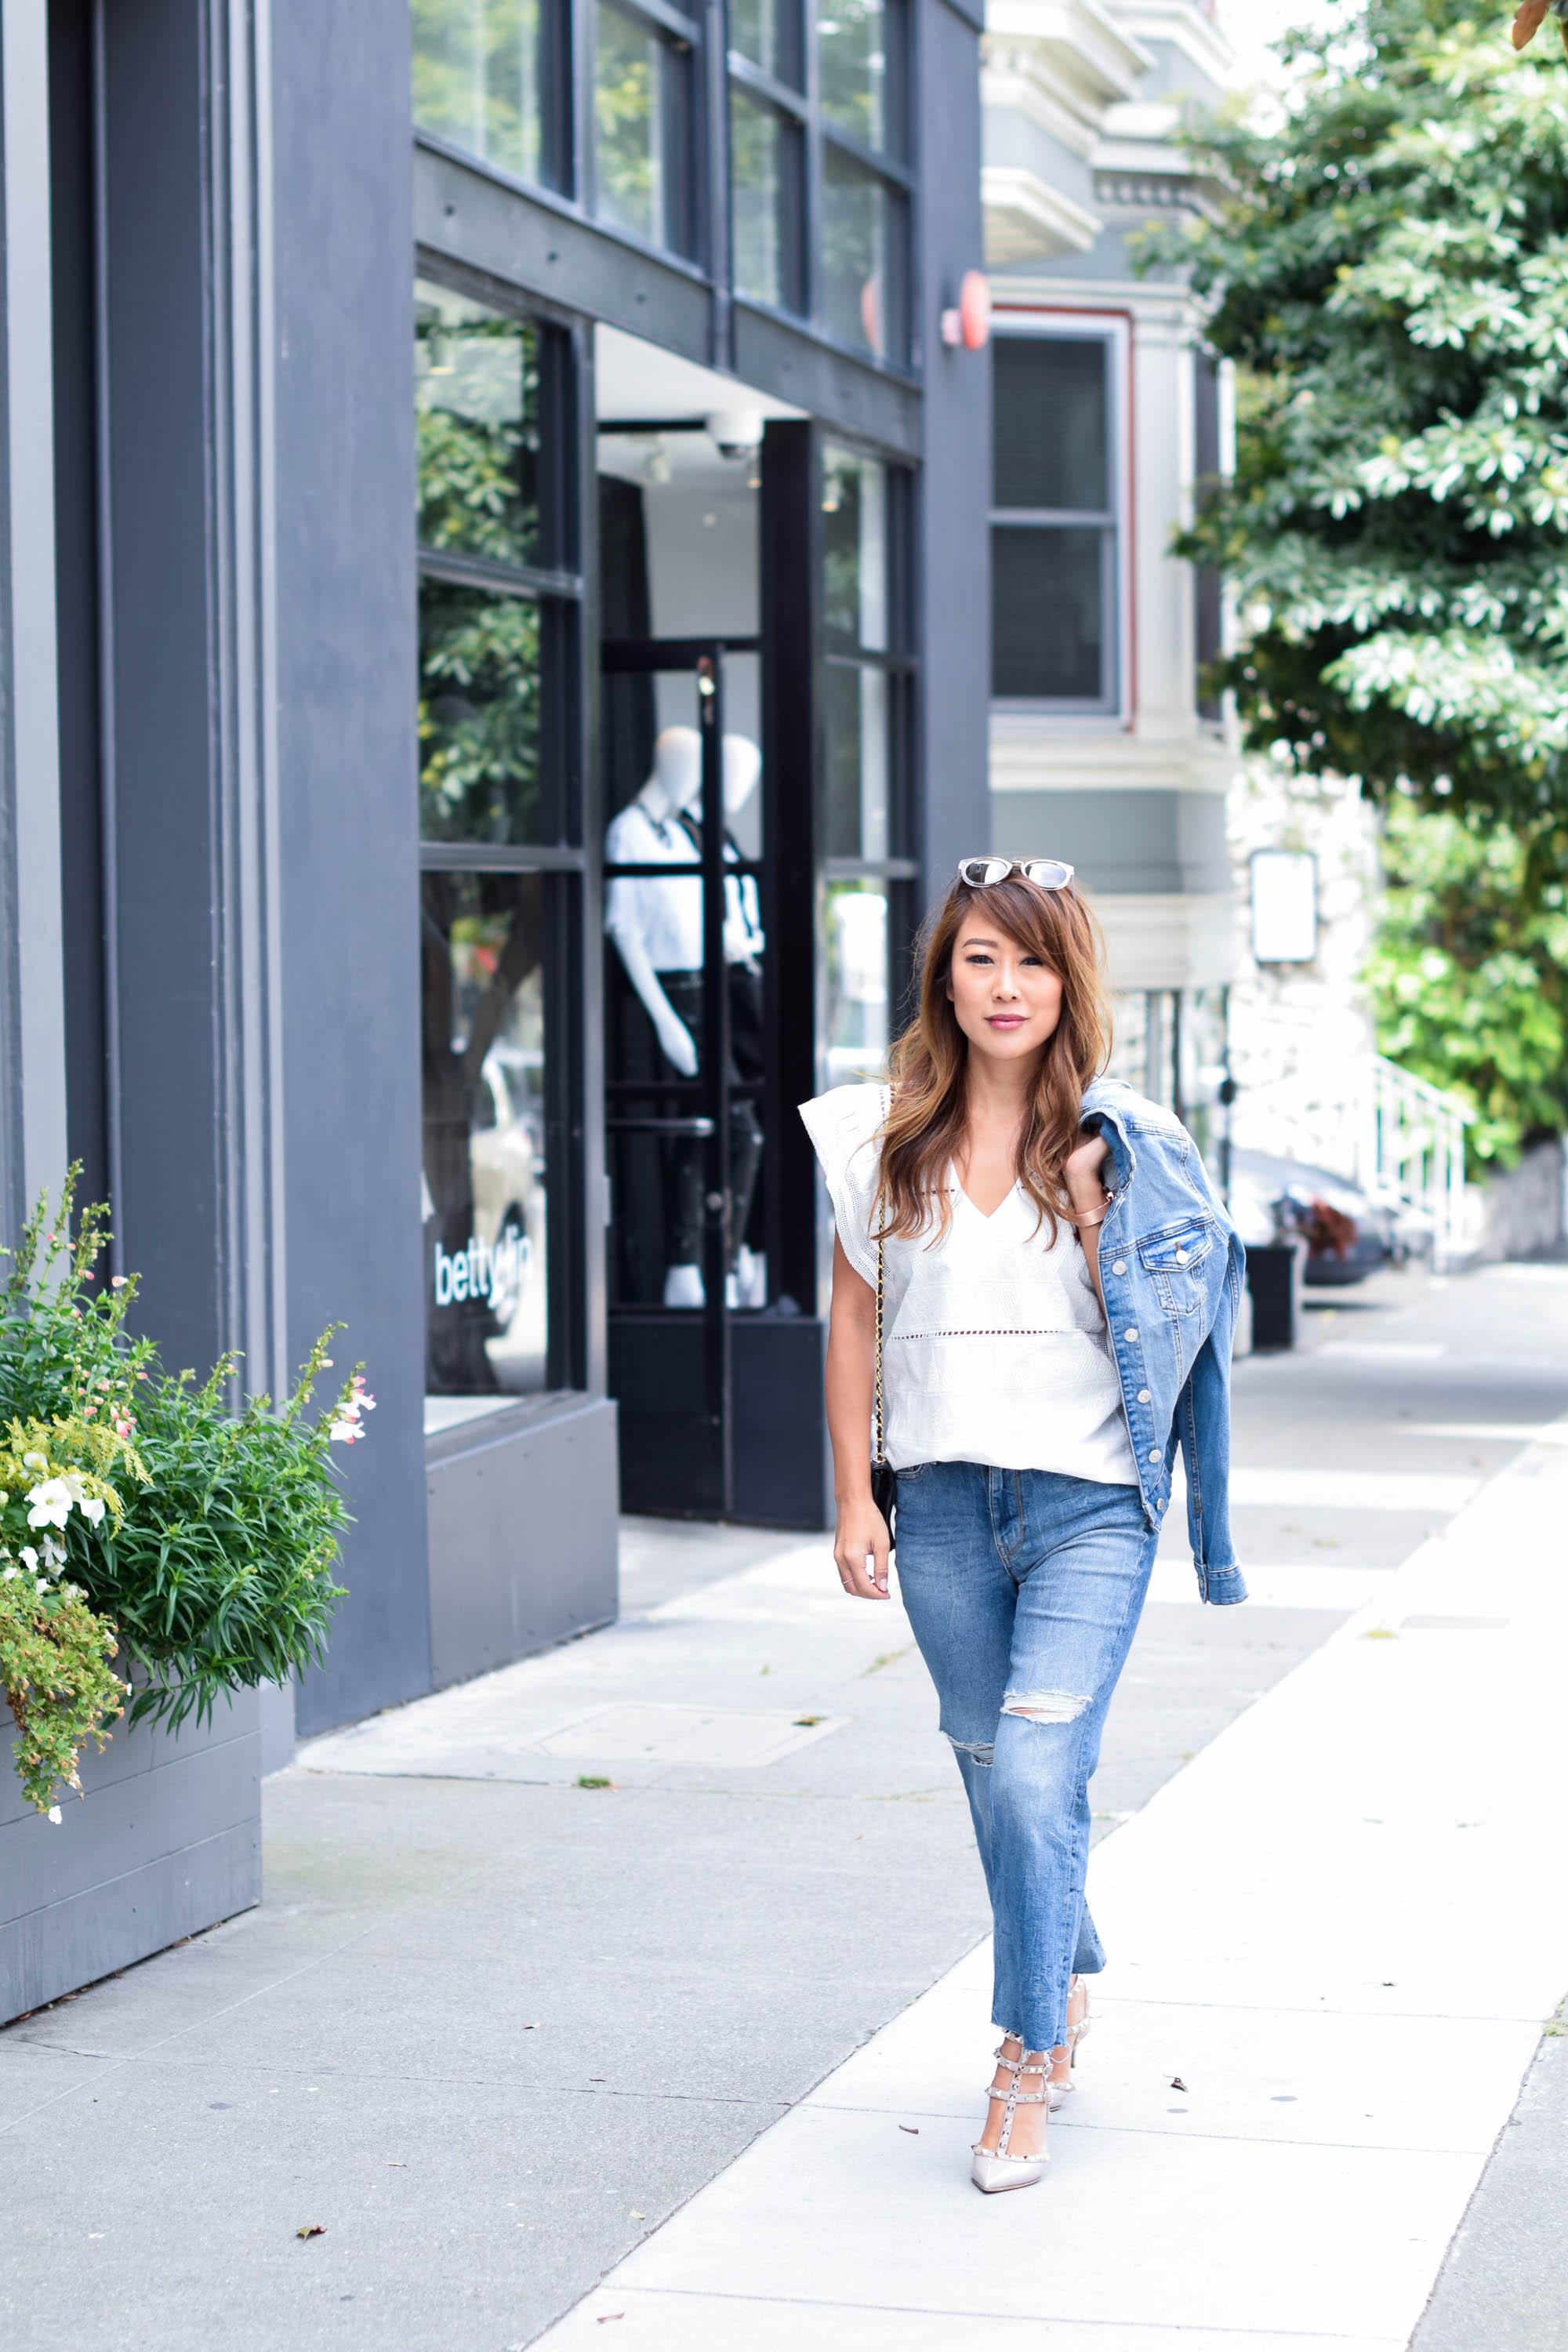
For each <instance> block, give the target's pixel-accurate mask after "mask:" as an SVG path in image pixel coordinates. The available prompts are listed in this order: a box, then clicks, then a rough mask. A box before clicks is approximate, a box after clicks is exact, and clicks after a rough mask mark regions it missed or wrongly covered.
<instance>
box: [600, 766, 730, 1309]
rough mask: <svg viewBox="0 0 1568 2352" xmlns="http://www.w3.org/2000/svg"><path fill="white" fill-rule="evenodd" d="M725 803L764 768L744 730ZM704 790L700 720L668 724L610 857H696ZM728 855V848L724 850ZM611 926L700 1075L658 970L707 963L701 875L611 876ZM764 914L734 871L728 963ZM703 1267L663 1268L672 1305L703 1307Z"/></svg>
mask: <svg viewBox="0 0 1568 2352" xmlns="http://www.w3.org/2000/svg"><path fill="white" fill-rule="evenodd" d="M723 757H724V782H723V789H724V810H725V814H726V815H727V816H732V815H735V814H738V813H739V812H740V810H742V808H744V806H745V804H746V803H747V802H748V801H749V800H750V798H751V796H752V793H753V792H754V791H755V790H756V788H757V782H758V779H759V777H760V776H761V774H762V767H763V761H762V754H761V752H760V751H758V750H757V747H756V745H755V744H754V743H753V742H752V741H751V740H750V739H749V738H748V737H747V736H744V735H726V737H725V738H724V746H723ZM701 797H702V742H701V738H700V735H699V734H698V732H697V730H696V729H695V728H694V727H666V728H665V729H663V730H661V732H660V733H659V735H658V738H657V740H656V741H655V743H654V747H653V772H652V774H651V775H650V776H649V777H648V779H647V782H646V783H645V784H644V785H643V787H642V789H641V791H640V792H639V793H637V798H636V799H635V800H634V801H632V802H631V803H629V805H628V806H627V807H626V808H624V809H622V811H621V812H620V814H619V815H618V816H616V817H613V818H612V819H611V821H610V824H609V825H608V826H607V828H606V830H605V862H606V864H608V865H613V866H651V865H666V864H668V865H670V866H689V865H691V864H692V863H693V862H694V861H695V858H696V855H697V853H696V851H695V849H694V848H693V845H692V842H691V837H690V835H689V834H688V832H687V831H686V829H685V827H684V826H683V825H681V824H679V823H678V822H677V820H678V819H679V817H680V816H681V815H682V814H688V813H694V812H695V811H696V810H697V808H698V806H699V803H700V800H701ZM728 854H730V855H731V856H732V855H733V853H732V852H730V853H728ZM605 930H606V931H607V932H608V933H609V935H610V937H611V938H612V939H613V940H614V941H615V943H616V952H617V954H618V955H619V957H620V959H621V962H622V964H623V966H624V967H625V970H626V977H627V979H628V980H629V981H630V982H631V983H632V986H633V987H634V988H635V989H636V991H637V995H638V996H639V998H640V999H641V1000H642V1003H643V1005H644V1007H645V1009H646V1011H647V1016H648V1019H649V1020H650V1021H651V1022H652V1024H653V1027H654V1034H655V1035H656V1036H657V1037H658V1042H659V1046H660V1049H661V1051H662V1052H663V1054H664V1056H665V1058H666V1060H667V1061H668V1062H669V1063H670V1065H671V1066H672V1067H673V1068H674V1069H675V1070H677V1071H678V1072H679V1075H680V1076H681V1077H683V1078H690V1077H695V1076H696V1075H697V1068H698V1052H697V1043H696V1040H695V1039H694V1038H693V1036H692V1034H691V1032H690V1030H689V1028H688V1027H687V1025H686V1024H685V1022H684V1021H682V1019H681V1018H680V1015H679V1013H677V1012H676V1010H675V1007H674V1006H673V1005H672V1004H671V1003H670V1001H669V998H668V995H667V994H666V993H665V991H664V988H663V986H662V984H661V983H660V981H659V977H658V975H659V973H660V972H661V971H682V972H687V971H700V969H701V966H702V884H701V881H700V878H699V877H697V876H696V875H690V874H685V875H674V874H672V875H671V876H670V877H669V878H668V881H666V880H664V879H663V878H661V877H659V876H658V875H651V874H649V875H626V876H623V877H617V878H616V879H615V880H612V882H611V883H610V885H609V887H608V888H607V890H606V891H605ZM762 951H763V932H762V929H761V925H760V923H759V920H758V909H757V887H756V882H755V879H754V878H753V877H751V876H749V875H748V876H745V877H739V876H737V877H735V878H734V879H733V880H731V881H729V882H727V883H726V885H725V889H724V958H725V961H726V962H727V963H752V965H753V966H754V964H755V961H756V960H757V958H758V957H759V956H760V955H761V954H762ZM742 1255H743V1257H744V1260H745V1264H744V1266H743V1267H742V1269H741V1271H742V1273H743V1274H744V1276H745V1281H746V1286H747V1296H748V1299H749V1297H750V1291H751V1288H752V1286H754V1280H755V1276H754V1271H753V1266H752V1257H751V1253H750V1251H744V1252H743V1253H742ZM729 1288H730V1292H731V1301H730V1303H731V1306H736V1305H739V1304H740V1303H741V1298H740V1292H739V1289H738V1286H737V1281H736V1276H734V1275H731V1276H730V1278H729ZM704 1295H705V1294H704V1290H703V1284H702V1270H701V1268H700V1266H697V1265H671V1266H669V1267H668V1268H667V1269H666V1273H665V1283H664V1303H665V1305H666V1306H667V1307H700V1306H701V1304H702V1301H703V1297H704Z"/></svg>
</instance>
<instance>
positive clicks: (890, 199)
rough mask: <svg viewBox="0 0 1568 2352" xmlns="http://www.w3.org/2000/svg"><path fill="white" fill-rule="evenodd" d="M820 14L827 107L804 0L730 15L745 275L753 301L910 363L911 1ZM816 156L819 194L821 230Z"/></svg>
mask: <svg viewBox="0 0 1568 2352" xmlns="http://www.w3.org/2000/svg"><path fill="white" fill-rule="evenodd" d="M812 21H813V34H812V37H813V40H814V42H815V47H816V75H815V81H816V103H815V104H814V103H813V102H812V98H811V95H810V93H809V91H808V89H807V81H808V77H807V75H806V73H805V58H806V54H807V45H806V37H805V26H806V19H805V13H804V10H803V7H802V5H801V0H737V4H736V5H733V6H732V7H731V17H730V41H731V47H730V56H729V74H730V176H731V221H732V226H731V278H732V282H733V285H734V289H735V291H736V293H737V294H739V295H741V296H742V297H744V298H745V299H749V300H751V301H754V302H765V303H766V304H768V306H769V307H770V308H771V309H773V310H785V311H790V312H793V313H795V315H797V316H803V317H805V318H808V319H811V320H814V321H815V323H816V325H817V326H818V327H819V328H821V330H822V331H824V332H825V333H826V334H828V335H830V336H831V337H832V338H833V340H834V341H836V342H839V343H843V344H845V345H846V346H847V348H848V349H849V350H851V351H854V352H859V353H861V354H862V355H863V356H865V357H867V358H868V359H874V360H884V361H887V362H889V363H890V364H891V365H893V366H895V367H902V366H905V365H906V364H907V363H908V360H909V341H910V334H909V299H908V285H909V237H910V211H909V196H910V187H911V184H912V182H911V176H910V172H909V170H908V169H907V167H906V163H905V162H904V157H905V154H906V151H907V146H908V141H907V137H906V132H905V121H906V114H907V107H906V100H905V83H906V72H905V58H904V37H903V36H904V0H842V5H837V0H836V5H832V6H829V5H826V0H822V5H820V6H819V7H818V8H817V9H816V12H815V16H814V18H813V20H812ZM808 150H809V152H810V154H811V156H812V157H813V158H815V184H816V189H817V191H818V195H817V199H816V206H817V208H816V217H815V220H814V221H813V222H812V223H811V226H810V227H809V228H808V205H809V204H810V201H811V199H810V195H809V188H810V184H812V181H813V177H814V174H813V172H812V171H809V170H808V169H807V156H808Z"/></svg>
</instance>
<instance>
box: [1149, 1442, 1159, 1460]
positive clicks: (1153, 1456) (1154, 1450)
mask: <svg viewBox="0 0 1568 2352" xmlns="http://www.w3.org/2000/svg"><path fill="white" fill-rule="evenodd" d="M1149 1459H1150V1461H1151V1462H1158V1460H1159V1459H1160V1449H1159V1447H1158V1446H1157V1445H1152V1446H1151V1447H1150V1448H1149Z"/></svg>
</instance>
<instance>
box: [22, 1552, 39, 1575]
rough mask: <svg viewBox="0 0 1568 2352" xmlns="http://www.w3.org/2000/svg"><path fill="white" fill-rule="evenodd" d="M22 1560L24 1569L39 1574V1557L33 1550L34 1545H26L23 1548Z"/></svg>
mask: <svg viewBox="0 0 1568 2352" xmlns="http://www.w3.org/2000/svg"><path fill="white" fill-rule="evenodd" d="M21 1558H22V1565H23V1567H24V1568H30V1569H31V1570H33V1572H34V1574H35V1575H36V1574H37V1567H38V1555H37V1552H36V1551H35V1550H34V1549H33V1547H32V1545H31V1544H24V1545H23V1546H22V1553H21Z"/></svg>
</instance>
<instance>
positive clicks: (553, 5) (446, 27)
mask: <svg viewBox="0 0 1568 2352" xmlns="http://www.w3.org/2000/svg"><path fill="white" fill-rule="evenodd" d="M567 47H568V44H567V37H566V11H565V6H564V0H414V119H415V121H416V123H417V124H418V126H419V128H420V129H421V130H422V131H433V132H434V133H435V135H436V136H437V138H438V139H447V140H449V141H450V142H451V143H452V145H453V146H454V147H461V148H462V149H463V150H464V151H465V152H466V153H468V154H470V155H476V156H478V157H479V160H480V161H481V162H482V163H492V164H494V165H495V166H496V167H497V169H498V170H500V171H502V172H508V173H510V174H511V175H512V177H513V178H514V179H519V180H537V181H539V182H541V183H542V184H543V185H544V186H546V187H555V188H558V187H563V186H564V185H565V184H566V180H567V154H566V149H567V142H566V140H565V138H564V137H563V134H562V129H561V124H562V117H563V105H562V85H563V79H564V76H565V70H566V61H567Z"/></svg>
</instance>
